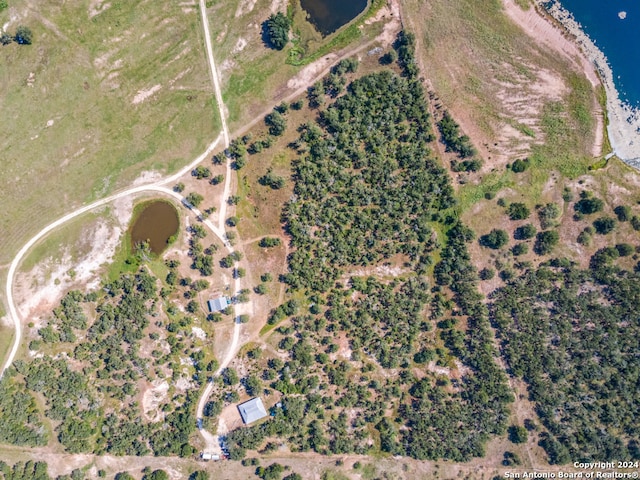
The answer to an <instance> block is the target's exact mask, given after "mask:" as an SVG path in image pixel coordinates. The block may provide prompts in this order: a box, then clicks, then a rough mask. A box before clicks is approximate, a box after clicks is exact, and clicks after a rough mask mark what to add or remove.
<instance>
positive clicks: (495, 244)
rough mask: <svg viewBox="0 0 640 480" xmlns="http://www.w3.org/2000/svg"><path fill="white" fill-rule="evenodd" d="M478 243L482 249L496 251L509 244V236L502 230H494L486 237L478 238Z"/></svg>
mask: <svg viewBox="0 0 640 480" xmlns="http://www.w3.org/2000/svg"><path fill="white" fill-rule="evenodd" d="M479 242H480V245H482V246H483V247H487V248H491V249H493V250H498V249H499V248H502V247H504V246H505V245H506V244H507V243H508V242H509V234H508V233H507V232H505V231H504V230H500V229H497V228H494V229H493V230H491V231H490V232H489V233H487V234H486V235H483V236H482V237H480V240H479Z"/></svg>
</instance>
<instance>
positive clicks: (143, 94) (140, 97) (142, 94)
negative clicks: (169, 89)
mask: <svg viewBox="0 0 640 480" xmlns="http://www.w3.org/2000/svg"><path fill="white" fill-rule="evenodd" d="M161 88H162V85H160V84H159V83H158V84H156V85H154V86H153V87H151V88H148V89H146V90H138V93H137V94H136V96H135V97H133V100H132V101H131V103H132V104H133V105H138V104H139V103H142V102H144V101H145V100H146V99H147V98H149V97H151V96H152V95H153V94H154V93H156V92H158V91H160V89H161Z"/></svg>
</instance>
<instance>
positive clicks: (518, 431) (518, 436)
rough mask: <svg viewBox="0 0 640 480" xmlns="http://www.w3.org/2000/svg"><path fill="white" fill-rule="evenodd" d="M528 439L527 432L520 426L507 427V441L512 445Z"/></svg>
mask: <svg viewBox="0 0 640 480" xmlns="http://www.w3.org/2000/svg"><path fill="white" fill-rule="evenodd" d="M528 438H529V432H528V431H527V429H526V428H524V427H522V426H520V425H511V426H510V427H509V440H510V441H511V442H513V443H525V442H526V441H527V439H528Z"/></svg>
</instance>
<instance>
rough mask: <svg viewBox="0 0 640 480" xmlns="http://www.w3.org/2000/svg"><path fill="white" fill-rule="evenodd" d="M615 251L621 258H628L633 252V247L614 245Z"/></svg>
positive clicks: (626, 244)
mask: <svg viewBox="0 0 640 480" xmlns="http://www.w3.org/2000/svg"><path fill="white" fill-rule="evenodd" d="M616 250H618V253H619V254H620V256H621V257H628V256H629V255H631V254H632V253H633V252H634V250H635V249H634V248H633V245H629V244H628V243H619V244H617V245H616Z"/></svg>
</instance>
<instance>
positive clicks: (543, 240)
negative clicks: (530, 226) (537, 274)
mask: <svg viewBox="0 0 640 480" xmlns="http://www.w3.org/2000/svg"><path fill="white" fill-rule="evenodd" d="M559 240H560V235H558V232H557V231H555V230H546V231H544V232H540V233H538V234H537V235H536V243H535V245H534V247H533V250H534V251H535V252H536V253H537V254H538V255H547V254H549V253H551V251H552V250H553V247H555V246H556V245H557V244H558V241H559Z"/></svg>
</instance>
